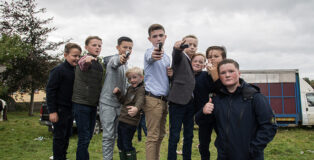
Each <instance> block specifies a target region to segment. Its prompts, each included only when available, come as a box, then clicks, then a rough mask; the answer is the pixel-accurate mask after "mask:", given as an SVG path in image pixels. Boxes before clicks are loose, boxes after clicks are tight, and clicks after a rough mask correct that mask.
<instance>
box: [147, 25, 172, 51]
mask: <svg viewBox="0 0 314 160" xmlns="http://www.w3.org/2000/svg"><path fill="white" fill-rule="evenodd" d="M166 38H167V35H165V31H164V30H162V29H158V30H153V31H151V32H150V36H149V37H148V40H149V41H150V42H151V43H152V44H153V46H154V47H157V44H158V43H160V42H161V43H162V44H165V41H166Z"/></svg>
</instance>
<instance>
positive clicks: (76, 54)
mask: <svg viewBox="0 0 314 160" xmlns="http://www.w3.org/2000/svg"><path fill="white" fill-rule="evenodd" d="M80 55H81V51H80V50H79V49H77V48H72V49H70V52H69V53H64V58H65V59H66V60H67V61H68V62H69V63H70V65H71V66H76V65H77V63H78V60H79V59H80Z"/></svg>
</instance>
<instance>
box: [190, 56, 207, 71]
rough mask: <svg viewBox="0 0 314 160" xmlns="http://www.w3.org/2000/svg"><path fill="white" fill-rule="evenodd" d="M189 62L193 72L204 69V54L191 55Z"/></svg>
mask: <svg viewBox="0 0 314 160" xmlns="http://www.w3.org/2000/svg"><path fill="white" fill-rule="evenodd" d="M191 64H192V68H193V71H194V72H200V71H202V69H204V67H205V58H204V56H201V55H199V56H195V57H193V59H192V62H191Z"/></svg>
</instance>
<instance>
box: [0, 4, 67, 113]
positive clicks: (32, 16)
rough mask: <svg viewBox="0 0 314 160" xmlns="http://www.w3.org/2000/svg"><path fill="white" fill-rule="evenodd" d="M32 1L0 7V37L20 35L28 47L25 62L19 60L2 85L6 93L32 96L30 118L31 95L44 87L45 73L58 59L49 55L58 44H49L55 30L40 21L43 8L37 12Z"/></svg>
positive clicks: (46, 21) (32, 102)
mask: <svg viewBox="0 0 314 160" xmlns="http://www.w3.org/2000/svg"><path fill="white" fill-rule="evenodd" d="M36 7H37V3H36V2H35V0H11V1H10V2H8V1H4V2H3V3H1V5H0V12H1V21H0V28H1V31H2V33H4V34H6V35H8V36H10V37H14V35H19V36H20V38H21V41H22V42H23V43H24V44H26V45H27V46H29V47H28V50H27V53H26V56H27V58H20V59H18V60H17V61H16V63H15V64H14V65H13V66H12V68H9V69H7V70H6V71H5V72H4V73H3V77H5V78H4V82H5V83H6V84H7V85H8V86H9V92H11V93H12V91H16V90H24V91H26V92H29V93H30V95H31V99H30V107H29V115H30V116H31V115H33V108H34V92H35V90H36V89H42V88H44V87H45V85H46V82H47V79H48V76H49V75H48V71H49V70H50V69H51V68H52V67H53V66H54V65H56V63H57V62H58V56H57V55H51V54H48V52H49V51H54V50H56V49H57V48H58V47H59V46H60V45H62V44H64V43H65V42H64V41H61V42H50V41H48V40H47V38H48V34H49V33H50V32H52V31H55V30H56V28H55V27H49V26H47V25H48V24H50V23H51V22H52V20H53V18H47V19H43V18H40V14H43V13H45V12H46V9H45V8H41V9H37V8H36ZM11 80H12V82H15V84H13V83H10V82H11Z"/></svg>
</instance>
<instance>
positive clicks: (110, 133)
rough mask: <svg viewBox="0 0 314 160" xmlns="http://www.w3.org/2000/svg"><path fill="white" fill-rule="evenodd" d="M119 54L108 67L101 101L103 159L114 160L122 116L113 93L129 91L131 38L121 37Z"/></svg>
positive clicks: (118, 103) (111, 60) (113, 57)
mask: <svg viewBox="0 0 314 160" xmlns="http://www.w3.org/2000/svg"><path fill="white" fill-rule="evenodd" d="M116 48H117V50H118V54H116V55H114V56H112V57H111V58H110V60H109V62H108V64H107V67H106V75H105V81H104V85H103V88H102V90H101V95H100V99H99V107H100V109H99V116H100V121H101V125H102V129H103V135H102V150H103V159H104V160H111V159H112V158H113V149H114V143H115V139H116V135H117V127H118V116H119V114H120V109H121V103H120V102H119V100H118V98H117V97H116V95H114V94H113V93H112V91H113V89H114V88H115V87H118V88H119V89H120V92H121V94H122V95H125V93H126V89H127V78H126V77H125V72H126V70H127V60H128V59H129V56H127V54H131V53H132V49H133V41H132V39H131V38H129V37H120V38H119V39H118V42H117V46H116Z"/></svg>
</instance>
